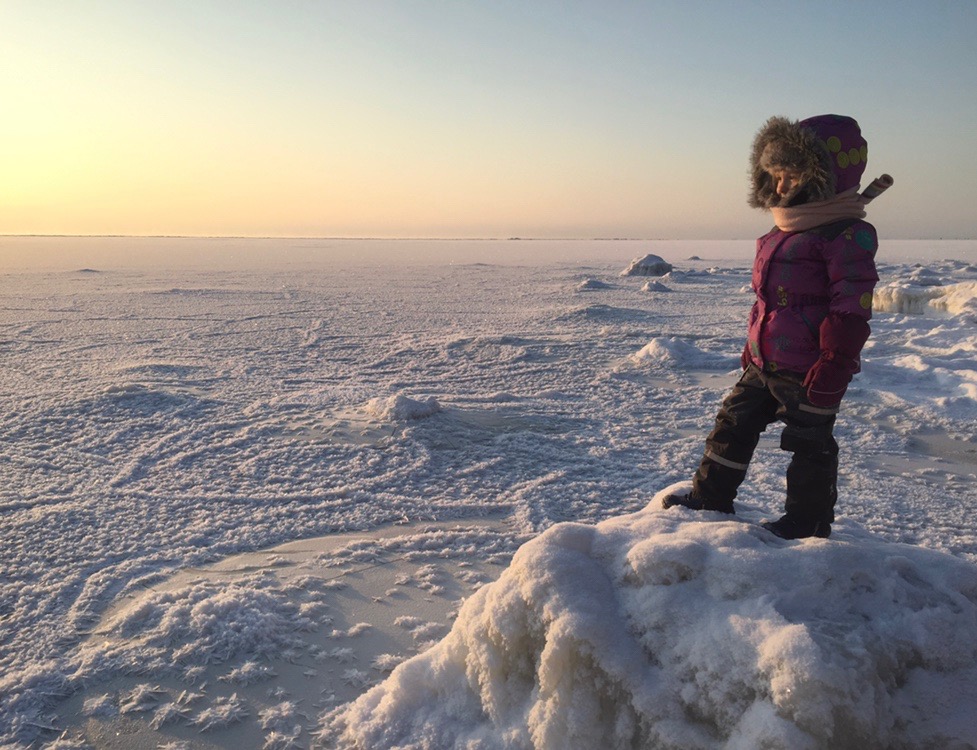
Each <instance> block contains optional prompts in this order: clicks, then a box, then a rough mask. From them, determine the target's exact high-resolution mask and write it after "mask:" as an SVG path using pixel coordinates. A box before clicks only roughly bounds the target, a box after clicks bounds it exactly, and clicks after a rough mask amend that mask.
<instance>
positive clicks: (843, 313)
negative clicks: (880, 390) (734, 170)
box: [662, 115, 878, 539]
mask: <svg viewBox="0 0 977 750" xmlns="http://www.w3.org/2000/svg"><path fill="white" fill-rule="evenodd" d="M867 151H868V146H867V144H866V142H865V139H864V138H862V135H861V132H860V130H859V127H858V123H857V122H855V120H853V119H851V118H850V117H842V116H840V115H819V116H817V117H811V118H809V119H807V120H802V121H800V122H793V121H791V120H788V119H786V118H783V117H773V118H771V119H770V120H768V121H767V123H766V124H765V125H764V126H763V127H762V128H761V129H760V131H759V133H757V136H756V139H755V140H754V143H753V153H752V159H751V168H752V192H751V195H750V199H749V203H750V205H751V206H753V207H754V208H762V209H769V210H770V211H771V213H772V214H773V219H774V222H775V224H776V226H775V227H774V229H773V230H771V231H770V232H769V233H767V234H765V235H764V236H763V237H760V238H759V239H758V240H757V251H756V258H755V260H754V262H753V283H752V286H753V289H754V291H755V292H756V302H755V303H754V304H753V309H752V310H751V311H750V318H749V331H748V338H747V343H746V347H745V349H744V351H743V356H742V364H743V369H744V372H743V375H742V377H741V378H740V380H739V382H738V383H737V384H736V386H735V387H734V388H733V390H732V392H731V393H730V394H729V395H728V396H727V397H726V400H725V401H724V402H723V404H722V407H721V408H720V410H719V414H718V416H717V417H716V426H715V427H714V428H713V430H712V432H711V433H710V435H709V437H708V438H707V439H706V449H705V454H704V455H703V457H702V462H701V463H700V465H699V468H698V470H697V471H696V473H695V477H694V478H693V482H692V490H691V492H690V493H689V494H684V495H674V494H673V495H668V496H666V497H665V499H664V500H663V501H662V504H663V505H664V507H666V508H670V507H673V506H675V505H681V506H684V507H686V508H692V509H694V510H712V511H719V512H721V513H733V512H734V510H733V498H735V497H736V490H737V488H738V487H739V485H740V483H741V482H742V481H743V479H744V478H745V477H746V470H747V468H748V466H749V463H750V459H751V458H752V457H753V451H754V450H755V449H756V446H757V442H758V441H759V438H760V433H761V432H763V431H764V430H765V429H766V428H767V426H768V425H769V424H771V423H772V422H774V421H776V420H781V421H783V422H784V423H785V427H784V429H783V433H782V435H781V438H780V447H781V448H782V449H783V450H786V451H790V452H791V453H793V457H792V459H791V462H790V465H789V466H788V468H787V500H786V504H785V511H786V512H785V514H784V515H783V517H782V518H780V519H779V520H777V521H765V522H764V523H763V524H762V525H763V526H764V527H765V528H767V529H768V530H770V531H772V532H773V533H774V534H776V535H777V536H780V537H783V538H784V539H801V538H805V537H811V536H817V537H827V536H828V535H829V534H830V533H831V523H832V521H834V506H835V501H836V499H837V496H838V490H837V480H838V444H837V442H835V439H834V436H833V434H832V431H833V428H834V423H835V416H836V415H837V413H838V408H839V405H840V404H841V399H842V397H843V396H844V395H845V390H846V389H847V387H848V383H849V382H850V381H851V378H852V375H854V374H855V373H857V372H858V371H859V369H860V367H859V355H860V353H861V350H862V346H864V344H865V341H866V340H867V339H868V336H869V325H868V321H869V318H871V316H872V290H873V289H874V288H875V283H876V282H877V281H878V274H877V273H876V270H875V251H876V249H877V248H878V239H877V238H876V234H875V228H874V227H873V226H872V225H871V224H869V223H867V222H866V221H864V220H863V219H864V217H865V210H864V207H865V204H866V203H867V202H868V200H870V199H871V198H868V199H866V198H865V197H863V196H860V195H859V194H858V188H859V180H860V179H861V176H862V172H864V171H865V160H866V157H867Z"/></svg>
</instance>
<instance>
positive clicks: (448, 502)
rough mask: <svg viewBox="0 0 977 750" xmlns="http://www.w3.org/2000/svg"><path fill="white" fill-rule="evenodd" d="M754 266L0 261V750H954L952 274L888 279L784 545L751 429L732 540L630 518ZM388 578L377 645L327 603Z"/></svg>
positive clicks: (112, 254) (968, 677) (915, 247)
mask: <svg viewBox="0 0 977 750" xmlns="http://www.w3.org/2000/svg"><path fill="white" fill-rule="evenodd" d="M751 248H752V242H739V241H737V242H729V243H716V242H712V243H707V242H699V243H695V242H672V243H669V242H654V243H652V242H637V241H617V242H613V241H607V242H558V241H545V242H544V241H521V242H516V241H509V242H504V241H481V242H474V241H466V242H461V241H458V242H455V241H427V242H424V241H411V242H393V241H312V240H163V239H160V240H125V239H60V240H59V239H29V238H28V239H18V238H0V435H2V442H0V478H2V482H0V534H2V536H0V540H2V541H0V746H3V743H9V744H10V745H11V746H13V747H18V746H26V745H28V744H29V743H34V746H36V747H46V746H50V747H57V748H68V747H137V745H136V744H134V743H135V740H134V739H130V740H119V739H118V736H119V734H118V733H119V732H125V731H131V732H132V734H131V735H130V737H136V736H138V737H140V738H141V739H140V740H139V741H140V742H143V743H151V744H143V745H138V746H139V747H142V746H145V747H156V746H160V747H165V746H170V747H172V748H177V747H214V746H233V747H236V748H241V749H243V748H247V747H256V748H257V747H283V748H287V747H309V746H310V745H315V744H316V743H319V744H321V745H322V746H326V747H328V746H331V745H332V744H333V743H339V745H340V746H346V745H353V746H358V747H364V748H371V749H372V748H381V747H386V746H390V747H393V746H403V747H409V746H411V745H410V744H409V742H411V741H413V742H416V743H417V744H416V747H431V748H436V747H461V746H465V747H472V748H495V747H530V746H532V744H531V743H533V742H536V743H537V746H538V747H589V746H590V745H588V744H587V743H588V742H589V740H587V739H586V737H587V736H588V735H587V732H589V731H593V730H595V728H600V731H601V732H604V734H602V735H601V736H607V737H612V736H613V737H617V738H618V739H617V740H608V741H609V742H611V743H612V746H622V747H624V746H630V745H628V744H627V742H629V741H634V738H635V737H638V738H643V741H646V742H657V743H658V745H649V746H661V747H704V748H706V747H709V748H711V747H758V746H767V747H808V746H809V747H822V746H824V747H827V746H832V747H844V746H846V745H845V744H844V742H842V741H841V740H840V739H839V738H841V737H847V738H850V739H846V740H845V742H850V743H851V746H855V745H859V746H862V747H871V746H873V742H875V743H877V745H876V746H879V747H882V746H891V747H899V746H905V747H922V746H927V743H928V744H929V745H931V746H937V745H940V746H954V745H953V744H952V743H953V742H954V741H956V742H957V745H956V746H957V747H974V746H977V737H975V733H974V729H973V726H972V721H971V720H970V719H969V718H964V717H962V715H961V713H960V711H959V706H961V705H966V706H972V705H973V702H974V683H975V673H974V665H975V663H977V655H975V653H974V649H975V645H974V641H973V638H972V633H973V632H974V627H975V626H977V621H975V614H974V613H975V608H977V583H975V576H977V573H975V571H977V515H975V513H974V509H975V508H974V506H975V500H974V492H973V487H974V481H975V475H977V364H975V350H977V306H975V305H977V303H975V298H977V242H945V243H944V242H907V241H903V242H893V243H885V242H884V243H883V246H882V250H881V253H880V258H879V266H880V273H881V276H882V281H881V282H880V285H879V291H878V294H877V300H876V310H877V313H876V316H875V319H874V321H873V335H872V338H871V340H870V342H869V344H868V347H867V349H866V351H865V356H864V370H863V372H862V374H861V375H859V376H858V378H857V379H856V381H855V383H854V384H853V386H852V388H851V389H850V395H849V397H848V399H847V400H846V404H845V406H846V408H845V411H844V413H843V415H842V418H841V419H840V421H839V425H838V429H837V436H838V439H839V443H840V444H841V448H842V475H841V484H840V500H839V507H838V515H839V523H838V524H837V525H836V528H835V533H834V534H833V536H832V539H831V540H830V541H827V542H824V541H806V542H797V543H780V542H778V541H776V540H773V538H772V537H770V536H769V535H767V534H766V532H762V531H760V530H759V528H758V527H757V526H756V525H755V524H753V523H751V522H752V521H754V520H757V519H759V518H761V517H764V516H771V515H775V514H777V513H778V512H779V509H780V503H781V501H782V495H783V475H784V469H785V466H786V459H787V457H786V456H785V455H784V454H782V453H781V452H780V451H779V450H778V449H777V435H776V433H777V430H776V429H773V430H771V434H769V435H766V436H765V437H764V439H763V440H762V441H761V448H760V450H759V451H758V453H757V457H756V460H755V463H754V466H753V467H752V468H751V472H750V476H749V478H748V482H747V485H745V487H744V489H743V491H742V493H741V497H740V498H739V500H740V501H742V502H740V503H739V505H738V514H737V516H736V518H735V519H732V520H730V519H725V518H723V519H718V520H717V519H714V518H709V517H707V516H708V515H709V514H705V515H704V516H702V517H700V516H696V515H695V514H691V513H687V512H685V511H680V510H673V511H669V512H664V511H659V510H657V508H656V507H655V504H654V503H653V502H651V501H652V500H653V498H654V496H655V495H656V494H657V493H658V492H659V491H661V490H662V489H663V488H665V487H667V486H668V485H671V484H673V483H675V482H679V481H684V480H686V479H687V478H688V477H689V475H690V474H691V472H692V471H693V470H694V468H695V466H696V464H697V462H698V458H699V455H700V452H701V448H702V439H703V437H704V436H705V434H706V433H707V432H708V430H709V428H710V426H711V422H712V419H713V417H714V415H715V411H716V408H717V407H718V404H719V402H720V400H721V399H722V397H723V395H724V393H725V392H726V391H727V390H728V388H729V387H730V385H731V384H732V383H733V382H734V381H735V378H736V375H737V371H738V359H739V352H740V350H741V348H742V340H743V335H744V328H745V318H746V313H747V310H748V308H749V305H750V302H751V295H750V292H749V264H750V258H749V256H750V253H751ZM649 252H652V253H654V254H656V255H659V256H661V257H662V258H664V259H665V260H667V261H668V262H669V263H671V264H673V266H674V270H673V271H672V272H671V273H669V274H667V275H666V276H663V277H661V278H658V279H656V280H655V281H656V283H655V284H654V285H646V282H647V279H646V278H640V277H635V278H629V277H622V276H621V275H620V274H621V271H622V270H623V269H624V268H625V267H627V265H628V263H629V262H630V261H631V260H633V259H634V258H639V257H641V256H643V255H646V254H648V253H649ZM692 256H698V257H699V258H701V259H702V260H689V258H690V257H692ZM943 258H954V259H955V260H943ZM917 261H921V263H917ZM563 522H571V523H570V524H569V525H568V524H563ZM561 524H563V525H561ZM579 524H584V525H586V527H582V526H579ZM595 524H596V526H595ZM353 531H363V532H369V533H368V535H367V536H368V538H367V539H364V538H363V537H362V536H360V537H356V539H357V540H358V541H348V542H347V541H344V542H343V543H342V544H339V545H337V544H323V543H322V541H321V539H320V541H317V542H315V544H316V545H317V546H316V547H315V549H316V553H315V556H314V559H312V558H309V559H306V560H304V561H303V562H302V564H301V565H298V564H297V563H296V565H292V563H291V562H290V561H291V560H292V558H290V557H289V555H290V554H292V553H291V552H289V550H291V549H292V548H291V547H289V546H288V543H292V542H296V541H298V540H308V541H309V543H312V540H313V539H314V538H324V539H326V540H329V539H332V540H336V539H340V538H342V539H344V540H346V539H347V537H338V536H337V535H338V534H341V533H347V532H353ZM541 532H546V533H545V534H542V535H541V536H539V535H540V533H541ZM534 537H538V538H535V539H534ZM530 539H533V541H531V542H529V544H528V545H527V546H525V547H524V548H523V551H522V552H520V553H519V555H518V556H517V557H516V558H515V560H514V561H513V563H512V566H511V567H510V568H508V569H507V570H506V564H507V563H508V561H509V560H510V559H511V557H512V555H513V554H514V553H515V551H516V550H517V549H518V548H519V547H520V545H522V544H523V543H525V542H527V540H530ZM283 544H284V545H286V547H285V548H279V550H282V549H284V550H285V551H276V552H275V553H265V552H262V550H267V549H268V548H270V547H273V546H276V545H283ZM906 545H911V546H906ZM920 548H922V549H920ZM240 553H247V554H259V555H265V557H266V558H267V560H268V562H267V563H265V564H260V565H254V566H253V569H252V567H249V566H250V564H248V565H245V566H244V568H242V569H244V570H246V571H247V575H246V576H244V577H243V578H242V577H240V576H236V577H234V576H232V577H228V576H225V575H223V574H222V573H219V572H218V573H215V572H214V570H215V569H216V570H218V571H219V570H220V566H221V565H228V564H229V563H228V560H229V558H231V556H233V555H237V554H240ZM378 561H379V562H378ZM381 562H382V564H383V565H385V566H388V567H392V570H394V571H395V572H396V575H394V582H393V584H390V582H389V581H386V582H384V579H382V578H381V579H377V580H372V579H371V581H372V582H371V583H370V586H371V587H372V588H370V592H371V593H370V594H369V596H366V599H367V600H369V601H368V602H366V603H371V602H372V603H375V604H377V605H378V606H381V607H384V608H386V611H387V613H388V614H390V613H391V612H393V613H398V612H399V611H400V609H403V611H404V614H402V615H399V614H398V616H397V617H393V618H390V617H388V618H387V620H389V623H388V626H389V627H388V628H387V630H383V628H382V627H381V623H380V620H382V619H383V618H382V617H381V615H379V614H377V615H375V616H376V618H378V619H377V621H376V622H375V623H374V622H372V621H370V619H371V618H373V617H374V615H372V614H368V615H362V616H363V617H366V618H367V619H366V620H358V619H356V616H354V615H353V614H351V612H359V611H360V610H358V609H357V608H356V607H355V606H353V604H354V603H353V602H352V599H353V597H347V599H342V597H339V596H338V595H337V592H338V591H340V590H341V589H342V587H343V586H346V590H347V591H350V590H352V591H359V590H360V589H359V588H358V585H359V584H358V583H357V582H356V580H353V579H354V578H355V576H357V575H367V573H366V572H365V571H366V570H367V569H371V570H372V569H379V565H380V563H381ZM439 563H442V564H444V565H449V563H450V565H449V568H446V569H444V570H441V571H440V572H438V568H437V565H438V564H439ZM215 565H216V568H215V567H214V566H215ZM236 565H238V563H237V562H234V563H233V564H231V566H232V567H234V566H236ZM356 566H360V567H356ZM286 568H287V569H288V570H290V571H292V572H290V573H289V574H287V575H286V574H285V573H284V572H283V571H284V570H285V569H286ZM293 568H294V570H293ZM299 568H301V570H299ZM234 569H235V570H237V569H238V568H234ZM178 571H182V572H181V573H180V574H179V575H180V576H184V577H183V578H179V577H178V578H177V579H174V578H172V576H173V575H174V574H176V573H177V572H178ZM188 571H189V573H188ZM503 571H505V572H503ZM188 576H189V577H188ZM438 576H441V577H442V578H440V579H439V578H438ZM500 576H501V577H500ZM492 578H499V580H498V582H497V583H494V584H490V585H488V586H485V587H483V588H481V589H480V590H479V593H478V594H476V595H475V596H472V597H471V598H470V599H469V600H468V602H467V603H466V604H465V605H464V606H462V607H461V608H460V610H459V609H458V604H457V603H456V600H457V598H459V597H461V596H463V595H465V594H470V593H471V592H472V591H473V590H474V588H476V587H477V586H478V585H480V584H481V583H483V582H484V581H487V580H490V579H492ZM364 585H365V584H364ZM411 587H413V589H412V590H414V589H416V590H417V591H421V592H424V596H425V597H426V598H427V599H428V600H430V601H428V602H427V604H428V605H431V604H432V603H434V604H437V603H438V602H439V601H442V600H443V603H444V606H441V607H440V608H439V609H438V608H437V607H436V609H437V614H432V613H431V612H414V611H413V610H412V609H411V606H410V604H411V601H412V600H411V597H409V596H406V595H404V594H403V592H402V591H399V589H406V588H411ZM585 594H586V595H585ZM364 596H365V595H364ZM409 600H410V601H409ZM449 600H450V601H449ZM350 607H352V609H349V608H350ZM452 613H454V614H456V615H457V617H456V619H455V624H454V627H453V629H452V630H451V632H450V635H448V636H447V637H446V638H445V639H444V640H442V641H441V642H440V643H439V645H437V646H436V647H434V648H433V649H430V650H427V651H424V652H423V653H421V654H419V655H416V656H414V658H413V659H412V660H411V661H409V662H407V663H405V664H404V665H403V666H402V667H400V668H398V669H396V670H394V671H393V673H392V674H390V676H389V678H388V679H386V680H385V679H384V678H385V676H386V675H388V674H389V673H390V670H391V669H393V667H394V665H395V664H396V663H397V662H398V661H400V660H403V659H405V658H406V657H408V656H412V655H414V654H415V653H417V652H419V651H423V650H424V648H426V646H427V645H429V644H430V642H432V641H436V640H438V639H439V638H441V637H442V636H444V635H445V633H447V632H448V627H449V625H450V619H449V618H450V617H451V616H452ZM439 618H441V619H440V620H439ZM398 621H399V622H398ZM384 622H386V620H384ZM371 628H374V629H375V630H377V631H381V630H382V631H383V633H393V632H396V631H402V632H403V633H406V634H407V636H405V637H406V638H407V640H406V641H404V640H403V639H401V640H400V641H396V640H391V641H389V642H382V638H380V637H379V636H376V634H374V636H375V638H374V642H371V643H370V645H369V646H362V645H358V644H362V643H365V642H366V640H367V639H369V638H370V637H371V636H370V635H369V631H370V630H371ZM384 637H386V636H384ZM405 643H406V644H409V645H405ZM385 644H386V645H385ZM398 644H399V645H398ZM367 656H369V658H367ZM284 665H290V666H287V667H286V666H284ZM292 666H294V667H295V669H296V670H297V672H296V673H295V674H294V675H292V674H291V672H289V674H285V673H286V671H287V670H289V669H291V667H292ZM327 667H328V668H327ZM289 675H291V676H289ZM286 678H287V679H286ZM289 680H291V682H289ZM330 680H331V682H330ZM285 682H287V683H288V688H287V689H286V687H283V683H285ZM377 683H379V684H377ZM298 684H301V685H304V686H305V690H304V693H303V694H302V695H301V696H297V694H296V691H297V688H296V687H295V686H296V685H298ZM374 684H376V687H374V688H373V690H372V692H366V693H365V694H364V695H363V696H362V697H361V698H360V699H359V701H358V702H356V703H353V704H350V705H347V704H346V703H345V702H346V701H349V700H352V699H353V698H355V697H356V696H357V695H359V694H360V693H364V691H366V690H367V688H369V687H370V686H371V685H374ZM256 685H260V686H261V689H260V690H259V689H258V688H257V687H255V686H256ZM276 686H277V687H276ZM336 686H341V689H340V687H336ZM182 691H185V693H184V692H182ZM324 691H325V693H324V695H323V692H324ZM667 691H671V692H670V693H669V696H670V697H669V698H668V700H664V698H663V697H662V696H664V695H665V694H666V692H667ZM571 696H572V697H571ZM567 701H569V703H567ZM381 704H382V710H380V709H378V708H377V706H378V705H381ZM136 725H138V726H139V727H140V729H139V730H138V731H137V730H136V729H135V728H134V727H136ZM106 727H110V728H112V732H108V731H106ZM127 727H128V728H127ZM146 727H149V729H146ZM225 727H227V728H225ZM143 730H145V731H143ZM150 730H151V731H150ZM605 730H607V731H605ZM140 732H141V733H140ZM235 732H237V734H235ZM819 732H820V734H819ZM968 732H969V734H968ZM561 733H563V734H561ZM567 733H569V734H567ZM113 737H115V738H116V739H114V740H113V739H112V738H113ZM340 737H341V738H342V739H337V738H340ZM568 738H569V739H568ZM575 738H576V739H575ZM628 738H630V739H628ZM825 738H830V742H829V741H828V740H826V739H825ZM614 741H617V742H618V743H619V744H618V745H614V744H613V742H614ZM113 742H115V743H116V744H112V743H113ZM466 742H467V743H469V744H468V745H465V744H464V743H466ZM575 742H577V743H578V744H576V745H575V744H574V743H575ZM763 742H766V743H767V744H766V745H763V744H762V743H763ZM825 742H828V744H823V743H825ZM126 743H128V744H126ZM355 743H359V744H358V745H357V744H355ZM385 743H386V744H385ZM398 743H399V744H398ZM425 743H426V744H425ZM567 743H569V744H567ZM805 743H806V744H805ZM832 743H833V744H832ZM900 743H903V744H900ZM968 743H969V744H968Z"/></svg>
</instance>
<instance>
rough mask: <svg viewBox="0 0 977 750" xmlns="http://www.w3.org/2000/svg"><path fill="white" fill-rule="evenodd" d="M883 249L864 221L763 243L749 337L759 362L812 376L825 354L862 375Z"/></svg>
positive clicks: (776, 234)
mask: <svg viewBox="0 0 977 750" xmlns="http://www.w3.org/2000/svg"><path fill="white" fill-rule="evenodd" d="M877 248H878V239H877V237H876V234H875V227H873V226H872V225H871V224H869V223H868V222H865V221H861V220H846V221H843V222H838V223H837V224H831V225H828V226H826V227H818V228H816V229H811V230H808V231H806V232H794V233H786V232H782V231H780V230H779V229H775V230H773V231H772V232H770V233H768V234H765V235H764V236H763V237H761V238H760V239H758V240H757V253H756V259H755V260H754V262H753V289H754V291H756V297H757V299H756V302H755V303H754V304H753V309H752V310H751V311H750V324H749V333H748V352H749V358H750V359H751V360H752V361H753V363H754V364H756V365H757V366H758V367H766V369H768V370H789V371H791V372H796V373H801V374H806V373H807V372H808V370H810V369H811V367H812V366H813V365H814V363H815V362H817V360H818V358H819V357H820V355H821V352H822V350H825V351H830V352H832V353H834V354H837V355H839V356H841V357H844V358H845V359H847V360H849V361H850V362H851V363H852V364H851V369H850V372H851V373H852V374H854V373H855V372H858V369H859V366H858V359H859V353H860V352H861V349H862V346H863V345H864V343H865V340H866V339H867V338H868V320H869V319H870V318H871V317H872V290H873V289H874V288H875V284H876V282H877V281H878V280H879V277H878V274H877V273H876V270H875V251H876V249H877Z"/></svg>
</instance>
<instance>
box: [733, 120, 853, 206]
mask: <svg viewBox="0 0 977 750" xmlns="http://www.w3.org/2000/svg"><path fill="white" fill-rule="evenodd" d="M867 158H868V144H867V143H866V142H865V139H864V138H862V134H861V130H860V129H859V127H858V123H857V122H855V120H853V119H852V118H851V117H844V116H843V115H818V116H817V117H810V118H808V119H806V120H801V121H799V122H797V121H792V120H788V119H787V118H786V117H771V118H770V119H769V120H767V122H766V123H765V124H764V125H763V127H762V128H760V131H759V132H758V133H757V135H756V138H755V139H754V141H753V152H752V154H751V157H750V171H751V177H752V186H751V192H750V197H749V204H750V205H751V206H753V207H754V208H773V207H775V206H781V207H784V206H790V205H798V204H802V203H810V202H815V201H824V200H828V199H829V198H832V197H834V196H835V195H837V194H838V193H842V192H844V191H846V190H850V189H851V188H853V187H856V186H857V185H858V183H859V180H860V179H861V177H862V173H863V172H864V171H865V161H866V159H867ZM773 166H779V167H789V168H790V169H794V170H797V171H798V172H800V173H801V174H803V175H804V178H805V179H804V180H803V182H802V184H801V185H799V186H798V188H797V190H794V191H791V193H789V194H788V195H785V196H780V195H778V194H777V191H776V189H775V186H774V184H773V180H772V179H771V178H770V175H769V174H768V173H767V169H768V168H770V167H773Z"/></svg>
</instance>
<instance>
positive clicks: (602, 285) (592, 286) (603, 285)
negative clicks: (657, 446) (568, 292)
mask: <svg viewBox="0 0 977 750" xmlns="http://www.w3.org/2000/svg"><path fill="white" fill-rule="evenodd" d="M613 288H614V287H613V285H612V284H608V283H607V282H606V281H601V280H600V279H585V280H583V281H581V282H580V283H579V284H577V291H578V292H597V291H601V290H602V289H613Z"/></svg>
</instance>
